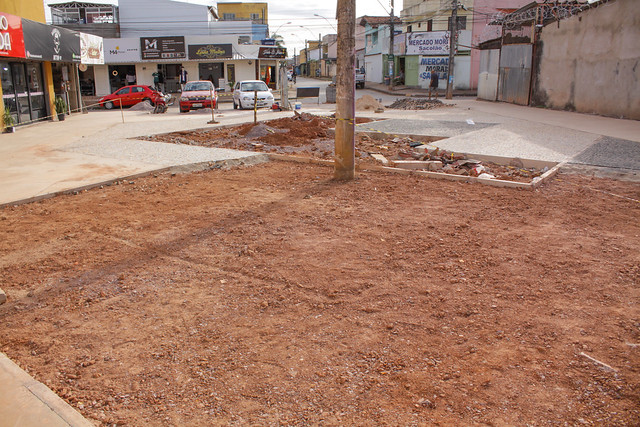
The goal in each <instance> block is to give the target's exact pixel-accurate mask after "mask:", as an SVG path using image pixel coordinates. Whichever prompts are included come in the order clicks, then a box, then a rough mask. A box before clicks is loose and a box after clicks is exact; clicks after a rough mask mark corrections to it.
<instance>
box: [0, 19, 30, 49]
mask: <svg viewBox="0 0 640 427" xmlns="http://www.w3.org/2000/svg"><path fill="white" fill-rule="evenodd" d="M0 57H11V58H24V57H25V51H24V35H23V33H22V18H20V17H19V16H15V15H9V14H8V13H4V12H0Z"/></svg>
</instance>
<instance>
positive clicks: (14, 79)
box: [0, 61, 47, 124]
mask: <svg viewBox="0 0 640 427" xmlns="http://www.w3.org/2000/svg"><path fill="white" fill-rule="evenodd" d="M0 76H1V77H0V78H1V79H2V101H3V102H4V107H5V108H8V109H9V111H10V112H11V115H12V116H13V120H14V122H15V123H16V124H20V123H25V122H30V121H35V120H40V119H42V118H44V117H46V116H47V102H46V98H45V89H44V79H43V77H42V64H39V63H36V62H6V61H1V62H0Z"/></svg>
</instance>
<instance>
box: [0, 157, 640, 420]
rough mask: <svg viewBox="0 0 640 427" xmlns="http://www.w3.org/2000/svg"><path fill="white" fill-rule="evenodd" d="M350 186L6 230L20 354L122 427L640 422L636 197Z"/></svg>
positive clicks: (103, 192)
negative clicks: (166, 425)
mask: <svg viewBox="0 0 640 427" xmlns="http://www.w3.org/2000/svg"><path fill="white" fill-rule="evenodd" d="M331 176H332V170H331V168H328V167H322V166H316V165H300V164H295V163H287V162H272V163H268V164H263V165H259V166H254V167H251V168H242V169H234V170H212V171H206V172H199V173H194V174H190V175H175V176H172V175H171V174H160V175H158V176H155V177H153V176H150V177H148V178H144V179H137V180H136V181H135V182H133V181H132V182H124V183H121V184H120V185H114V186H110V187H105V188H103V189H95V190H91V191H88V192H83V193H80V194H79V195H75V196H73V195H69V196H61V197H56V198H54V199H49V200H46V201H42V202H38V203H33V204H29V205H23V206H16V207H11V208H5V209H3V210H2V211H0V254H1V256H0V268H1V271H0V273H1V277H0V287H2V288H3V289H4V290H5V291H6V292H7V295H8V298H9V300H8V301H7V303H6V304H4V305H2V306H0V321H1V322H2V325H3V328H2V329H1V330H0V349H1V351H3V352H5V353H6V354H7V355H8V356H9V357H10V358H12V359H13V360H14V361H16V362H17V363H18V364H19V365H20V366H21V367H23V368H25V369H26V370H27V371H28V372H30V373H31V374H32V375H33V376H34V377H35V378H36V379H38V380H40V381H42V382H44V383H45V384H47V385H48V386H49V387H51V388H52V389H53V390H54V391H55V392H56V393H58V394H59V395H60V396H62V397H63V398H64V399H65V400H66V401H68V402H69V403H70V404H71V405H73V406H74V407H75V408H77V409H78V410H79V411H80V412H81V413H82V414H84V415H85V416H86V417H88V418H89V419H91V420H94V421H95V422H97V423H100V424H104V425H107V424H118V425H125V424H126V425H147V424H149V425H161V424H162V425H164V424H173V425H216V424H236V425H246V424H259V425H265V424H267V425H293V424H296V425H300V424H329V425H336V424H347V425H348V424H358V425H364V424H367V425H370V424H377V425H420V424H429V425H432V424H445V425H483V424H488V425H507V424H508V425H557V424H569V425H575V424H586V425H633V424H637V423H638V419H640V401H639V386H640V347H639V345H640V310H639V304H638V303H639V302H640V292H639V288H638V283H640V221H638V219H639V218H640V204H639V203H638V202H637V200H638V199H640V186H639V185H638V184H632V183H625V182H617V181H610V180H603V179H591V178H585V177H583V176H578V175H559V176H558V177H557V178H554V179H552V180H551V181H550V182H549V183H548V184H545V185H543V186H542V187H541V189H539V190H536V191H535V192H530V191H517V190H510V189H500V188H492V187H486V186H481V185H473V184H464V183H454V182H448V181H436V180H429V179H425V178H420V177H413V176H409V177H407V176H399V175H392V174H384V173H373V172H371V173H366V172H365V173H361V174H359V176H358V178H357V179H356V180H355V181H353V182H350V183H338V182H334V181H333V180H332V179H331ZM611 194H615V195H617V196H624V197H627V198H631V199H635V200H636V201H633V200H629V199H625V198H621V197H616V196H613V195H611ZM585 355H588V356H590V357H592V358H594V359H596V360H598V361H601V362H603V363H606V364H607V365H608V366H610V367H611V368H607V367H605V366H604V365H601V364H598V363H596V362H594V361H592V360H590V359H589V358H587V357H586V356H585Z"/></svg>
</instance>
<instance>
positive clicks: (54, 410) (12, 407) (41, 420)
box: [0, 353, 93, 427]
mask: <svg viewBox="0 0 640 427" xmlns="http://www.w3.org/2000/svg"><path fill="white" fill-rule="evenodd" d="M0 414H2V420H1V421H0V424H2V425H4V426H24V427H31V426H33V427H40V426H52V427H57V426H60V427H68V426H74V427H76V426H77V427H85V426H86V427H90V426H93V424H92V423H90V422H89V421H87V420H86V419H85V418H84V417H83V416H82V415H80V413H78V412H77V411H76V410H75V409H73V408H72V407H71V406H70V405H69V404H67V403H66V402H65V401H64V400H62V399H61V398H60V397H58V396H57V395H56V394H55V393H54V392H53V391H51V390H50V389H49V388H47V387H46V386H45V385H44V384H42V383H40V382H38V381H36V380H35V379H33V378H32V377H31V376H30V375H29V374H27V373H26V372H25V371H23V370H22V369H20V367H19V366H18V365H16V364H15V363H13V362H12V361H11V360H9V358H8V357H7V356H6V355H5V354H4V353H0Z"/></svg>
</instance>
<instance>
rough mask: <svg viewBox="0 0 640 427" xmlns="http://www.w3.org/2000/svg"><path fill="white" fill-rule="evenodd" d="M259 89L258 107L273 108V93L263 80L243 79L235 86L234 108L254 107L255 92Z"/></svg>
mask: <svg viewBox="0 0 640 427" xmlns="http://www.w3.org/2000/svg"><path fill="white" fill-rule="evenodd" d="M256 91H257V94H258V100H257V105H256V107H257V108H272V107H273V93H271V89H269V88H268V87H267V84H266V83H265V82H263V81H262V80H243V81H241V82H237V83H236V85H235V86H234V87H233V108H238V107H240V109H244V108H253V102H254V98H253V97H254V93H255V92H256Z"/></svg>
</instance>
